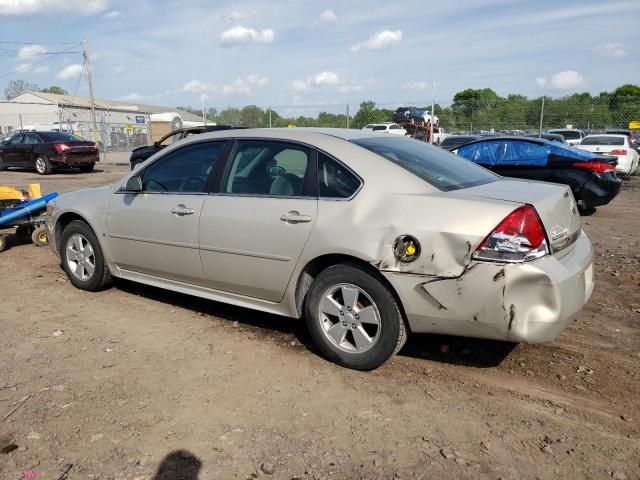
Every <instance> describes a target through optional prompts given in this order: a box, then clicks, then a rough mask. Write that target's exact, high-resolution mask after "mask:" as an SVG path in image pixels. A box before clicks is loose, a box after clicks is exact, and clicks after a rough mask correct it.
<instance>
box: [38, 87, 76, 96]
mask: <svg viewBox="0 0 640 480" xmlns="http://www.w3.org/2000/svg"><path fill="white" fill-rule="evenodd" d="M40 91H41V92H42V93H55V94H56V95H69V92H67V91H66V90H65V89H64V88H62V87H58V86H57V85H52V86H50V87H49V88H43V89H42V90H40Z"/></svg>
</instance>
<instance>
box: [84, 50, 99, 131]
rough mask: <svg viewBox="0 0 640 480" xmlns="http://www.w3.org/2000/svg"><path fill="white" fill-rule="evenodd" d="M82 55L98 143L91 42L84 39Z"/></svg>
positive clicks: (92, 120) (92, 121) (92, 122)
mask: <svg viewBox="0 0 640 480" xmlns="http://www.w3.org/2000/svg"><path fill="white" fill-rule="evenodd" d="M82 56H83V58H84V68H85V72H86V75H87V82H88V83H89V99H90V100H91V124H92V129H93V141H94V142H96V143H98V123H97V122H96V102H95V100H94V98H93V67H91V60H90V59H89V43H88V42H87V40H86V39H85V40H82Z"/></svg>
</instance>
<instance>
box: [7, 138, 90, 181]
mask: <svg viewBox="0 0 640 480" xmlns="http://www.w3.org/2000/svg"><path fill="white" fill-rule="evenodd" d="M99 161H100V154H99V152H98V148H97V147H96V144H95V143H94V142H89V141H87V140H84V139H83V138H80V137H77V136H75V135H73V134H71V133H66V132H19V133H16V134H14V135H12V136H11V137H9V138H8V139H6V140H4V141H3V142H2V144H0V170H5V169H6V168H9V167H21V168H35V170H36V172H38V173H39V174H40V175H48V174H50V173H51V172H52V171H53V169H54V168H56V167H63V166H64V167H78V168H80V170H82V171H83V172H90V171H92V170H93V167H94V166H95V164H96V162H99Z"/></svg>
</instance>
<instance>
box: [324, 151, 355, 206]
mask: <svg viewBox="0 0 640 480" xmlns="http://www.w3.org/2000/svg"><path fill="white" fill-rule="evenodd" d="M360 185H361V181H360V179H359V178H358V177H356V176H355V175H354V174H353V173H351V172H350V171H349V170H347V168H346V167H345V166H343V165H341V164H340V163H338V162H336V161H335V160H333V159H332V158H331V157H329V156H327V155H325V154H324V153H318V194H319V196H320V198H351V197H352V196H353V195H354V194H355V193H356V192H357V191H358V189H359V188H360Z"/></svg>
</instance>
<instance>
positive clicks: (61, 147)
mask: <svg viewBox="0 0 640 480" xmlns="http://www.w3.org/2000/svg"><path fill="white" fill-rule="evenodd" d="M54 147H55V148H56V152H58V153H64V152H66V151H67V150H69V146H68V145H65V144H64V143H56V144H55V145H54Z"/></svg>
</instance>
